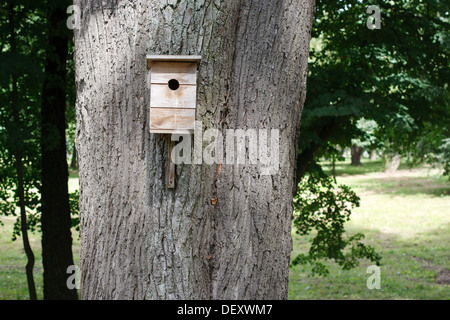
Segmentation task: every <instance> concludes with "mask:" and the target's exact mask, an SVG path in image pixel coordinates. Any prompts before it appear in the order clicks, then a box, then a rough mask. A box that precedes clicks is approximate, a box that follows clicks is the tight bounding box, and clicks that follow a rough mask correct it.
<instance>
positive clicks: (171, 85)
mask: <svg viewBox="0 0 450 320" xmlns="http://www.w3.org/2000/svg"><path fill="white" fill-rule="evenodd" d="M179 87H180V83H179V82H178V80H177V79H172V80H170V81H169V88H170V90H173V91H175V90H178V88H179Z"/></svg>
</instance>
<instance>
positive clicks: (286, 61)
mask: <svg viewBox="0 0 450 320" xmlns="http://www.w3.org/2000/svg"><path fill="white" fill-rule="evenodd" d="M75 5H78V6H79V7H80V9H81V12H82V14H81V20H80V21H81V27H80V29H79V30H75V60H76V84H77V108H76V109H77V151H78V159H79V163H78V164H79V173H80V214H81V225H80V230H81V292H82V298H83V299H238V298H239V299H286V298H287V293H288V275H289V268H288V266H289V259H290V254H291V251H292V238H291V220H292V193H293V190H294V189H295V170H296V157H297V148H296V146H297V139H298V132H299V125H300V117H301V111H302V107H303V102H304V99H305V94H306V74H307V59H308V51H309V40H310V30H311V24H312V15H313V5H314V1H312V0H309V1H282V0H278V1H274V0H270V1H269V0H252V1H213V0H205V1H194V0H185V1H184V0H181V1H173V0H161V1H143V0H138V1H133V2H131V1H114V0H110V1H92V0H91V1H90V0H77V1H75ZM147 54H183V55H187V54H195V55H201V56H202V58H203V59H202V63H201V64H200V67H199V79H198V105H197V119H201V120H202V121H203V126H204V128H205V129H206V128H217V129H220V130H221V131H222V132H225V130H226V129H238V128H239V129H243V130H246V129H247V128H253V129H258V128H266V129H279V130H280V150H279V151H280V157H279V159H280V171H279V172H278V174H276V175H273V176H262V175H260V174H259V171H258V167H257V166H255V165H239V166H238V165H225V164H224V165H223V166H221V165H206V164H203V165H179V166H177V172H176V179H177V185H176V188H175V189H167V188H166V186H165V163H166V153H167V141H166V140H163V139H162V138H161V136H160V135H156V134H149V132H148V122H147V121H148V107H149V100H150V97H149V95H150V92H149V88H148V86H147V80H148V79H147V70H146V55H147ZM212 199H217V201H211V200H212Z"/></svg>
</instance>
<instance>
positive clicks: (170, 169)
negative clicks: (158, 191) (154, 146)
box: [166, 135, 175, 189]
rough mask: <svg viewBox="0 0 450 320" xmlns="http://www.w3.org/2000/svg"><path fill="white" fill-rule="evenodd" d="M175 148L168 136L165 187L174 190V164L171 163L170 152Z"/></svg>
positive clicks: (170, 137)
mask: <svg viewBox="0 0 450 320" xmlns="http://www.w3.org/2000/svg"><path fill="white" fill-rule="evenodd" d="M174 147H175V141H172V136H171V135H169V139H168V146H167V164H166V165H167V170H166V185H167V188H168V189H174V188H175V163H173V161H172V157H171V155H172V150H173V148H174Z"/></svg>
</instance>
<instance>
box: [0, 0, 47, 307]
mask: <svg viewBox="0 0 450 320" xmlns="http://www.w3.org/2000/svg"><path fill="white" fill-rule="evenodd" d="M27 4H28V6H24V5H23V4H22V3H19V2H16V1H10V2H8V3H2V4H1V6H0V17H1V20H0V29H1V32H0V34H1V38H0V47H1V51H0V108H1V109H0V154H1V158H0V164H1V165H0V182H1V183H0V196H1V198H0V200H1V201H0V211H1V213H2V214H5V215H13V216H16V208H19V217H18V218H17V220H16V223H15V226H14V233H13V238H16V237H17V236H18V235H22V241H23V245H24V250H25V254H26V256H27V259H28V262H27V265H26V268H25V269H26V275H27V282H28V289H29V294H30V299H32V300H35V299H36V298H37V296H36V288H35V283H34V277H33V267H34V262H35V257H34V254H33V251H32V248H31V246H30V243H29V240H28V231H27V229H28V228H31V229H32V230H34V229H35V228H36V225H37V223H38V220H39V218H38V217H39V216H38V212H39V210H38V209H39V207H38V205H39V200H40V195H39V191H38V190H39V189H40V179H39V176H40V165H39V161H40V153H39V149H38V147H37V146H38V143H37V142H38V141H39V138H40V133H39V129H38V126H36V123H38V122H39V120H38V119H39V113H38V110H39V102H40V100H39V90H40V86H39V85H38V84H39V83H40V81H41V80H42V72H41V70H40V69H39V68H38V67H37V66H38V65H39V63H40V62H41V60H40V59H41V57H40V55H39V51H38V47H39V45H40V44H41V43H40V42H39V41H40V39H39V36H38V34H39V30H40V27H41V25H40V23H39V21H38V14H39V10H38V7H37V6H35V5H31V4H29V3H27ZM30 44H33V45H35V46H30Z"/></svg>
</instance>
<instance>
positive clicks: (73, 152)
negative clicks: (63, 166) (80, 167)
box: [70, 146, 77, 169]
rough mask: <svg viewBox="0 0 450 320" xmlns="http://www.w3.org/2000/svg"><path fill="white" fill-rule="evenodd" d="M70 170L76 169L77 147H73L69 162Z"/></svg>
mask: <svg viewBox="0 0 450 320" xmlns="http://www.w3.org/2000/svg"><path fill="white" fill-rule="evenodd" d="M70 169H77V147H76V146H74V147H73V151H72V159H71V160H70Z"/></svg>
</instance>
